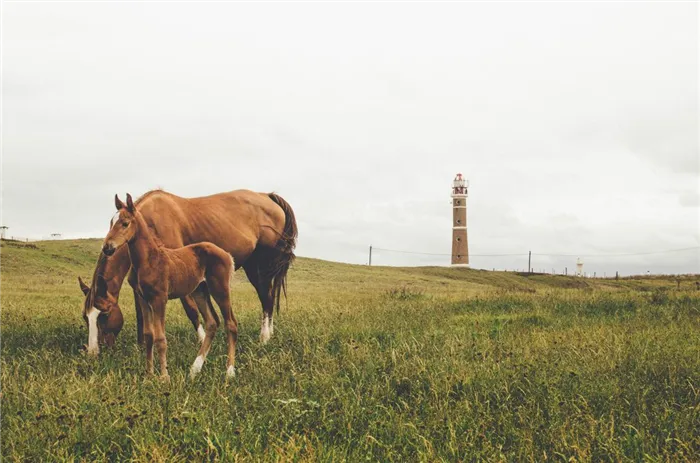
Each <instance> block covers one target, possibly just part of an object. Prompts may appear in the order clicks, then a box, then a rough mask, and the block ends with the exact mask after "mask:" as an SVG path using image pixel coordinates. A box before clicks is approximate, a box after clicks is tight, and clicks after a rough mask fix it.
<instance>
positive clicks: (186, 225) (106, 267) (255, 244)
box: [81, 190, 297, 354]
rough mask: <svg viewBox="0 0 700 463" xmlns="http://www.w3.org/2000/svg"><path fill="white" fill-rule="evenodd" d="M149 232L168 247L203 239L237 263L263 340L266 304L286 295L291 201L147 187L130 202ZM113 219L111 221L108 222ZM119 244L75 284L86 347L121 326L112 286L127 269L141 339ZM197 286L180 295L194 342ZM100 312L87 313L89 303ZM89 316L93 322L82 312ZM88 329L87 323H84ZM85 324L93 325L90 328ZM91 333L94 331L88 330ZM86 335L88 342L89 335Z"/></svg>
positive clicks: (268, 320)
mask: <svg viewBox="0 0 700 463" xmlns="http://www.w3.org/2000/svg"><path fill="white" fill-rule="evenodd" d="M134 205H135V206H136V208H137V209H138V210H139V212H140V213H141V214H142V215H143V218H144V220H145V222H146V224H147V225H148V227H149V228H150V229H151V232H152V233H153V234H154V235H155V236H156V237H157V238H158V239H160V241H161V242H162V243H163V245H164V246H165V247H167V248H180V247H182V246H185V245H188V244H194V243H199V242H203V241H208V242H211V243H214V244H216V245H217V246H219V247H220V248H222V249H223V250H225V251H226V252H228V253H229V254H231V255H232V256H233V258H234V261H235V264H236V269H238V268H239V267H243V269H244V270H245V272H246V275H247V276H248V280H249V281H250V283H251V284H252V285H253V287H254V288H255V290H256V291H257V294H258V298H259V299H260V303H261V305H262V310H263V316H262V323H261V328H260V340H261V341H262V342H263V343H264V342H267V341H268V340H269V339H270V336H271V335H272V334H273V330H274V325H273V320H272V315H273V308H274V307H275V306H276V307H277V310H278V311H279V306H280V299H281V295H282V292H284V293H285V294H286V280H287V271H288V269H289V266H290V264H291V263H292V261H293V260H294V247H295V245H296V239H297V224H296V219H295V217H294V212H293V210H292V208H291V206H290V205H289V204H288V203H287V202H286V201H285V200H284V199H282V198H281V197H280V196H278V195H276V194H274V193H269V194H266V193H256V192H253V191H249V190H235V191H230V192H226V193H219V194H215V195H211V196H204V197H199V198H182V197H180V196H176V195H174V194H172V193H168V192H165V191H162V190H153V191H149V192H148V193H146V194H144V195H143V196H141V198H139V199H138V200H136V201H135V202H134ZM111 225H112V224H110V227H111ZM130 267H131V262H130V260H129V253H128V251H127V249H126V248H125V247H122V248H120V249H117V250H116V251H115V252H114V254H113V255H111V256H109V258H106V256H105V255H104V254H101V255H100V257H99V259H98V261H97V265H96V267H95V271H94V274H93V279H92V283H91V286H90V287H87V286H86V285H84V283H82V282H81V289H82V290H83V292H84V293H85V301H84V304H83V318H85V320H86V322H87V324H88V331H89V335H88V352H89V353H92V354H97V353H98V352H99V343H98V339H104V341H105V342H106V343H107V344H108V345H110V343H114V340H115V338H116V336H117V335H118V333H119V330H120V329H121V326H122V321H121V320H122V313H121V309H120V307H119V292H120V289H121V286H122V283H123V281H124V279H125V278H127V275H128V282H129V285H130V286H131V287H132V289H133V290H134V299H135V305H136V322H137V339H138V342H139V344H143V319H142V315H141V314H142V312H143V306H144V304H145V303H144V301H143V300H142V298H141V297H140V296H139V294H138V291H137V290H136V288H137V287H138V285H137V281H136V278H135V275H134V272H130V270H129V269H130ZM199 292H200V291H199V290H198V291H196V292H195V293H194V294H192V295H189V296H185V297H183V298H181V299H180V301H181V302H182V305H183V307H184V308H185V312H186V313H187V316H188V318H189V319H190V320H191V322H192V324H193V326H194V327H195V330H197V332H198V334H199V336H200V340H203V339H204V337H205V333H204V330H203V329H202V327H201V325H200V324H199V315H198V310H197V309H198V308H199V312H201V311H202V310H203V309H204V308H203V307H201V306H200V305H199V303H200V301H201V300H203V298H202V297H201V295H199V296H198V293H199ZM93 307H95V308H97V309H98V312H99V313H96V312H93V311H92V308H93ZM88 313H92V314H93V317H96V320H95V321H94V323H91V322H90V321H89V320H88V319H87V314H88ZM91 327H92V328H91ZM90 330H92V331H90ZM93 331H98V332H99V335H98V334H97V333H95V334H93ZM91 340H93V342H92V343H91V342H90V341H91Z"/></svg>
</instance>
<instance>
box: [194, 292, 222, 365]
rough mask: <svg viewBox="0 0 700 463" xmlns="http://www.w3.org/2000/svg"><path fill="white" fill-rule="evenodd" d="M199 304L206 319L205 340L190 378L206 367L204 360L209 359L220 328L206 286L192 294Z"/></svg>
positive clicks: (200, 310)
mask: <svg viewBox="0 0 700 463" xmlns="http://www.w3.org/2000/svg"><path fill="white" fill-rule="evenodd" d="M191 296H192V297H193V298H194V300H195V302H196V303H197V307H198V308H199V312H200V313H201V314H202V318H203V319H204V327H205V328H204V340H203V341H202V345H201V346H200V347H199V353H198V354H197V358H196V359H195V360H194V363H193V364H192V367H191V368H190V378H194V377H195V376H197V374H199V372H200V371H201V370H202V365H204V360H205V359H206V358H207V354H208V353H209V349H210V348H211V343H212V340H213V339H214V335H215V334H216V329H217V328H218V326H219V319H218V317H217V316H216V313H215V312H214V310H213V308H212V306H211V301H210V300H209V292H208V291H207V287H206V285H205V284H203V283H202V284H200V285H199V288H198V289H197V290H195V292H194V293H192V294H191Z"/></svg>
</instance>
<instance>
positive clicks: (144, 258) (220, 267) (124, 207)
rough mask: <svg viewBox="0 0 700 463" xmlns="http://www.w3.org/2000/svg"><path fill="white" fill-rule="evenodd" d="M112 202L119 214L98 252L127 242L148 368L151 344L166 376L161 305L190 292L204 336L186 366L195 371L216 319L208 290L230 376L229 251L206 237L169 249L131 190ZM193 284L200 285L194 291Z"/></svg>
mask: <svg viewBox="0 0 700 463" xmlns="http://www.w3.org/2000/svg"><path fill="white" fill-rule="evenodd" d="M114 202H115V206H116V207H117V211H119V217H118V218H117V219H116V220H115V221H114V224H113V226H112V228H111V230H110V231H109V233H108V234H107V237H106V238H105V242H104V246H103V248H102V252H103V253H104V254H105V255H107V256H109V255H112V254H114V252H115V251H116V250H117V249H118V248H120V247H121V246H123V245H124V244H127V245H128V249H129V258H130V259H131V266H132V271H133V272H134V274H135V277H136V280H137V283H138V284H137V288H135V289H136V290H137V291H138V292H139V295H140V296H141V297H142V298H143V300H144V301H145V302H146V306H145V307H143V328H144V330H143V331H144V333H143V335H144V341H145V344H146V369H147V371H148V372H149V373H153V347H154V345H155V346H156V347H157V349H158V356H159V360H160V374H161V377H162V378H163V379H169V375H168V367H167V360H166V354H167V351H168V343H167V340H166V338H165V306H166V304H167V302H168V300H169V299H179V298H183V297H186V296H188V295H192V297H194V298H195V299H197V306H198V307H199V310H200V313H201V314H202V317H203V318H204V322H205V337H204V340H203V341H202V345H201V346H200V348H199V354H198V355H197V358H196V359H195V361H194V364H193V365H192V368H191V370H190V376H191V377H194V376H196V375H197V373H199V372H200V370H201V369H202V365H203V364H204V359H205V358H206V356H207V353H208V352H209V348H210V347H211V343H212V340H213V338H214V334H215V333H216V329H217V327H218V324H219V320H218V317H217V316H216V313H215V312H214V307H213V306H212V304H211V299H210V297H209V295H210V294H211V297H213V298H214V300H215V301H216V303H217V305H218V306H219V309H220V310H221V315H222V316H223V318H224V324H225V328H226V331H227V339H228V368H227V370H226V375H227V377H229V378H230V377H233V376H234V375H235V369H234V363H235V358H236V341H237V338H238V324H237V322H236V318H235V317H234V315H233V311H232V310H231V300H230V295H229V287H230V280H231V278H232V277H233V275H234V262H233V258H232V257H231V255H230V254H229V253H227V252H226V251H224V250H223V249H221V248H220V247H218V246H216V245H215V244H213V243H208V242H203V243H197V244H191V245H189V246H185V247H181V248H178V249H168V248H166V247H164V246H162V245H161V244H160V243H159V242H158V240H157V239H156V238H155V237H154V235H153V234H152V233H151V231H150V230H149V228H148V225H147V223H146V221H145V220H144V218H143V216H142V215H141V213H140V212H139V211H138V210H137V209H136V207H134V203H133V201H132V199H131V195H129V194H127V195H126V204H124V203H123V202H122V201H121V200H120V199H119V197H118V196H117V195H115V196H114ZM203 283H206V284H203ZM196 289H199V290H198V291H195V290H196Z"/></svg>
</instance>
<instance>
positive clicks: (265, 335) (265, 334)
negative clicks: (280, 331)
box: [260, 315, 272, 344]
mask: <svg viewBox="0 0 700 463" xmlns="http://www.w3.org/2000/svg"><path fill="white" fill-rule="evenodd" d="M270 336H272V333H271V332H270V319H269V318H268V317H267V315H263V319H262V326H261V327H260V341H262V343H263V344H266V343H267V341H269V340H270Z"/></svg>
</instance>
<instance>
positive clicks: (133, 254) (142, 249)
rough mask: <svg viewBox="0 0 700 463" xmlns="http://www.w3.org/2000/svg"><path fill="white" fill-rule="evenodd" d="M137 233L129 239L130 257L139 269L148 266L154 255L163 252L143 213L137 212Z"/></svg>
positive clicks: (132, 263)
mask: <svg viewBox="0 0 700 463" xmlns="http://www.w3.org/2000/svg"><path fill="white" fill-rule="evenodd" d="M135 218H136V225H137V229H136V234H135V235H134V238H133V239H132V240H131V241H129V257H130V258H131V265H133V266H134V268H135V269H136V270H137V271H138V270H139V269H141V268H143V267H144V266H148V264H149V262H150V261H152V257H153V256H155V255H158V254H160V253H161V252H162V250H161V249H160V247H159V246H158V243H156V240H155V239H154V238H153V235H151V232H150V230H149V229H148V224H147V223H146V221H145V220H144V218H143V216H142V215H141V214H136V217H135Z"/></svg>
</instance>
